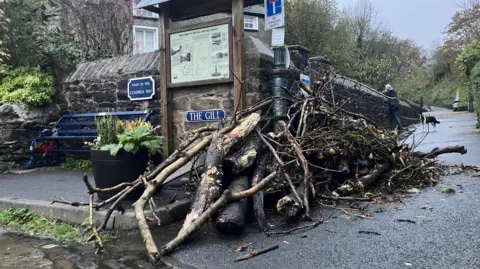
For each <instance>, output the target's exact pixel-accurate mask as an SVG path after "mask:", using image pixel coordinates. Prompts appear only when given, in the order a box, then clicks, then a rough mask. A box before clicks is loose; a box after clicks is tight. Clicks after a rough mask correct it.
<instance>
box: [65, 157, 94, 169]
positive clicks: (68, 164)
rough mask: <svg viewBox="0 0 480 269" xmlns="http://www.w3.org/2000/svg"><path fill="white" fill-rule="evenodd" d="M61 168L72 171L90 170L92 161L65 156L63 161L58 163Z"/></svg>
mask: <svg viewBox="0 0 480 269" xmlns="http://www.w3.org/2000/svg"><path fill="white" fill-rule="evenodd" d="M60 166H61V167H62V168H63V169H68V170H73V171H90V170H92V163H91V161H90V160H82V159H75V158H72V157H67V158H66V159H65V162H63V163H62V164H61V165H60Z"/></svg>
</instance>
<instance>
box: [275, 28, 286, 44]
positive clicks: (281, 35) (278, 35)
mask: <svg viewBox="0 0 480 269" xmlns="http://www.w3.org/2000/svg"><path fill="white" fill-rule="evenodd" d="M284 45H285V28H283V27H281V28H274V29H272V47H278V46H284Z"/></svg>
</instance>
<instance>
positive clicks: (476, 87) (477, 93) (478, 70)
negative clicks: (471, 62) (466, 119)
mask: <svg viewBox="0 0 480 269" xmlns="http://www.w3.org/2000/svg"><path fill="white" fill-rule="evenodd" d="M470 80H471V82H472V83H471V85H470V87H471V88H470V89H471V91H472V95H473V100H474V101H475V110H476V112H477V113H479V112H480V62H478V63H477V64H476V65H475V67H474V68H473V69H472V72H471V76H470Z"/></svg>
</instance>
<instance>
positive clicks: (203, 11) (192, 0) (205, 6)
mask: <svg viewBox="0 0 480 269" xmlns="http://www.w3.org/2000/svg"><path fill="white" fill-rule="evenodd" d="M258 4H263V0H244V5H245V7H248V6H253V5H258ZM166 7H168V10H169V13H170V19H171V20H172V21H180V20H188V19H193V18H198V17H202V16H207V15H211V14H215V13H219V12H226V11H230V10H231V7H232V0H142V1H140V3H138V4H137V5H136V6H135V8H142V9H145V10H148V11H152V12H155V13H160V12H161V10H162V9H163V8H166Z"/></svg>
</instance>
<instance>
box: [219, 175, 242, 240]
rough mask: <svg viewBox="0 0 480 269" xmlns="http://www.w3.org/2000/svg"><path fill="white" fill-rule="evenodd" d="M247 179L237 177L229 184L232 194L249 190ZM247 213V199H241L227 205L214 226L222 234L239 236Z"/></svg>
mask: <svg viewBox="0 0 480 269" xmlns="http://www.w3.org/2000/svg"><path fill="white" fill-rule="evenodd" d="M249 183H250V182H249V180H248V177H238V178H236V179H234V180H233V181H232V183H230V186H229V189H230V190H231V191H232V192H235V193H236V192H242V191H246V190H248V188H249ZM247 213H248V199H241V200H238V201H234V202H231V203H228V204H227V205H226V206H225V208H223V209H222V210H221V211H220V213H219V214H218V216H217V221H216V226H217V229H218V231H219V232H220V233H223V234H240V233H242V232H243V231H244V228H245V219H246V215H247Z"/></svg>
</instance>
